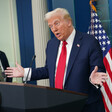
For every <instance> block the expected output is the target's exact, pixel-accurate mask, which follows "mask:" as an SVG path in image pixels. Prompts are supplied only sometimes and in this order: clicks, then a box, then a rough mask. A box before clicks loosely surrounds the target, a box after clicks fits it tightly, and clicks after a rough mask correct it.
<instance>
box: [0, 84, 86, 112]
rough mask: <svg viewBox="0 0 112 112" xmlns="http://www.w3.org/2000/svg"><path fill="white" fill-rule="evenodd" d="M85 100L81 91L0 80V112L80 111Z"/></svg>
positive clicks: (84, 95)
mask: <svg viewBox="0 0 112 112" xmlns="http://www.w3.org/2000/svg"><path fill="white" fill-rule="evenodd" d="M86 100H87V95H86V94H82V93H76V92H72V91H67V90H60V89H55V88H50V87H43V86H37V85H31V84H18V83H8V82H0V112H58V111H63V112H81V110H82V108H83V106H84V104H85V101H86Z"/></svg>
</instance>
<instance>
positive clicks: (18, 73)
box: [5, 62, 24, 77]
mask: <svg viewBox="0 0 112 112" xmlns="http://www.w3.org/2000/svg"><path fill="white" fill-rule="evenodd" d="M5 75H6V76H7V77H24V68H23V67H22V66H20V65H19V64H18V63H17V62H16V67H7V69H6V70H5Z"/></svg>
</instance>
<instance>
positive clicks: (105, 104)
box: [102, 94, 110, 112]
mask: <svg viewBox="0 0 112 112" xmlns="http://www.w3.org/2000/svg"><path fill="white" fill-rule="evenodd" d="M102 97H103V103H104V106H105V110H106V112H110V111H109V109H108V107H107V103H106V101H105V98H104V95H103V94H102Z"/></svg>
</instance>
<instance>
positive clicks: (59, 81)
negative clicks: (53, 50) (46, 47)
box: [55, 41, 67, 89]
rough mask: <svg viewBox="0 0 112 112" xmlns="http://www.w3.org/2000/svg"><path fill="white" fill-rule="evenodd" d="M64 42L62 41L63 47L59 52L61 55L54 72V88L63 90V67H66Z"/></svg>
mask: <svg viewBox="0 0 112 112" xmlns="http://www.w3.org/2000/svg"><path fill="white" fill-rule="evenodd" d="M66 44H67V42H66V41H63V46H62V50H61V54H60V57H59V61H58V66H57V71H56V77H55V88H58V89H63V78H64V73H65V67H66V55H67V51H66Z"/></svg>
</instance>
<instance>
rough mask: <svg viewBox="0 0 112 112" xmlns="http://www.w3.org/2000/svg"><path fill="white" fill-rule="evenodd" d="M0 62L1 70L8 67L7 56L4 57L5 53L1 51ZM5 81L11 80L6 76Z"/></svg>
mask: <svg viewBox="0 0 112 112" xmlns="http://www.w3.org/2000/svg"><path fill="white" fill-rule="evenodd" d="M0 62H1V65H0V66H1V69H2V71H4V70H6V68H7V67H9V63H8V60H7V57H6V55H5V53H4V52H2V51H0ZM4 75H5V74H4ZM6 81H7V82H12V78H6Z"/></svg>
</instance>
